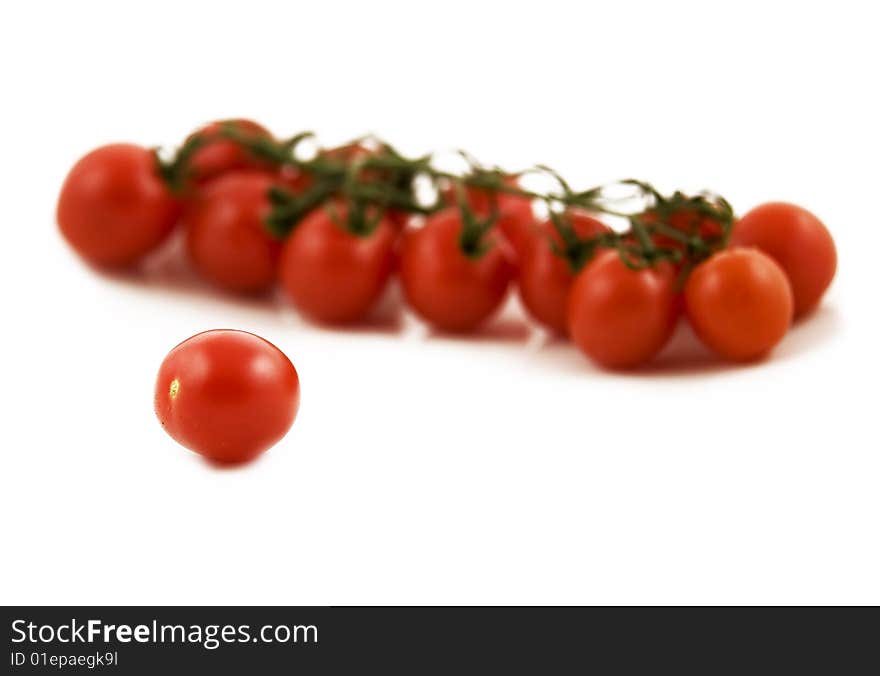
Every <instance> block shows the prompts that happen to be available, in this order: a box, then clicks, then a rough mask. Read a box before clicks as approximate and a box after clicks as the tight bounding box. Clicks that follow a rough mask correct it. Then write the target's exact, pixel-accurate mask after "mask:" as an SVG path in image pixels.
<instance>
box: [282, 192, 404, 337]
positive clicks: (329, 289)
mask: <svg viewBox="0 0 880 676" xmlns="http://www.w3.org/2000/svg"><path fill="white" fill-rule="evenodd" d="M366 216H367V218H368V219H369V218H372V217H373V216H372V215H371V214H369V213H368V214H367V215H366ZM347 219H348V210H347V208H346V206H345V205H344V204H342V203H334V204H332V205H328V206H327V207H321V208H318V209H316V210H314V211H313V212H311V213H310V214H309V215H308V216H306V217H305V218H304V219H303V220H302V221H301V222H300V223H299V224H298V225H297V226H296V228H295V229H294V230H293V232H292V233H291V234H290V236H289V237H288V238H287V242H286V243H285V244H284V250H283V252H282V256H281V286H282V288H283V289H284V291H285V292H286V293H287V295H288V297H289V298H290V299H291V301H292V302H293V304H294V305H295V306H296V307H297V308H298V309H299V310H300V311H302V312H303V314H305V315H307V316H309V317H310V318H312V319H314V320H317V321H319V322H325V323H330V324H336V323H347V322H353V321H357V320H359V319H362V318H363V317H364V316H366V315H367V313H369V311H370V310H371V309H372V308H373V306H374V305H375V304H376V302H377V301H378V300H379V298H380V297H381V295H382V292H383V291H384V289H385V287H386V285H387V282H388V278H389V277H390V276H391V271H392V269H393V267H394V244H395V238H396V229H395V227H394V226H393V225H392V224H391V223H390V221H389V219H388V218H387V217H382V218H380V219H379V222H378V223H376V225H375V226H374V228H373V229H372V230H371V231H370V232H368V233H364V234H355V233H353V232H352V231H351V230H350V229H348V227H347V226H346V223H347Z"/></svg>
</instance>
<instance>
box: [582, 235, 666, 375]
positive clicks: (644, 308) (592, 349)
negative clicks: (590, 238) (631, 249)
mask: <svg viewBox="0 0 880 676" xmlns="http://www.w3.org/2000/svg"><path fill="white" fill-rule="evenodd" d="M677 295H678V294H676V292H675V269H674V267H673V266H672V265H670V264H669V263H668V262H660V263H657V264H656V265H654V266H653V267H648V268H643V269H640V270H632V269H630V268H629V267H627V266H626V264H625V263H624V262H623V260H621V258H620V254H619V253H618V252H617V251H615V250H610V251H603V252H602V253H600V254H599V255H598V256H596V257H595V258H594V259H593V260H592V261H591V262H590V263H588V264H587V266H586V267H585V268H584V269H583V270H582V271H581V272H580V274H579V275H578V276H577V277H576V278H575V280H574V284H573V285H572V287H571V291H570V292H569V298H568V330H569V334H570V335H571V338H572V340H573V341H574V343H575V344H576V345H577V346H578V347H579V348H580V349H581V351H582V352H583V353H584V354H586V355H587V356H588V357H589V358H590V359H592V360H593V361H595V362H596V363H598V364H600V365H602V366H604V367H606V368H615V369H625V368H633V367H636V366H639V365H641V364H644V363H645V362H647V361H649V360H650V359H651V358H653V357H654V356H655V355H656V354H657V353H658V352H660V350H661V349H662V348H663V346H664V345H665V344H666V342H667V341H668V340H669V338H670V336H671V335H672V331H673V329H674V328H675V323H676V319H677V316H678V315H677V311H676V307H677V302H676V298H677Z"/></svg>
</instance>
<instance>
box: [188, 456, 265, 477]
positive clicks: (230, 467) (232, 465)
mask: <svg viewBox="0 0 880 676" xmlns="http://www.w3.org/2000/svg"><path fill="white" fill-rule="evenodd" d="M263 455H264V454H263V453H260V455H258V456H256V457H255V458H249V459H248V460H239V461H237V462H230V461H223V460H214V459H213V458H206V457H204V456H202V455H200V456H199V459H200V461H201V462H202V464H203V465H206V466H207V467H210V468H211V469H213V470H216V471H218V472H239V471H242V470H244V469H247V468H250V467H253V466H254V465H256V464H257V463H259V462H260V460H261V459H262V457H263Z"/></svg>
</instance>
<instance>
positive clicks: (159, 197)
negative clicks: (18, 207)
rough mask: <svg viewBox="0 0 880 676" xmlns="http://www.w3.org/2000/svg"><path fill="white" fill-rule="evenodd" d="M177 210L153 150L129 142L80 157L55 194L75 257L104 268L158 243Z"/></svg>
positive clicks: (60, 222) (127, 261) (126, 262)
mask: <svg viewBox="0 0 880 676" xmlns="http://www.w3.org/2000/svg"><path fill="white" fill-rule="evenodd" d="M179 215H180V205H179V203H178V201H177V200H176V199H175V198H174V196H173V195H172V194H171V191H170V189H169V188H168V186H167V185H166V184H165V181H164V180H163V179H162V178H161V176H160V175H159V172H158V162H157V159H156V156H155V154H154V153H153V152H152V151H151V150H148V149H147V148H142V147H141V146H137V145H131V144H128V143H116V144H112V145H106V146H102V147H100V148H97V149H96V150H93V151H92V152H90V153H89V154H87V155H86V156H84V157H83V158H82V159H80V160H79V161H78V162H77V163H76V164H75V165H74V166H73V168H72V169H71V170H70V173H69V174H68V175H67V178H66V179H65V180H64V185H63V186H62V188H61V195H60V196H59V198H58V209H57V218H58V226H59V228H60V229H61V234H62V235H64V238H65V239H66V240H67V242H68V243H69V244H70V246H72V247H73V249H74V250H75V251H76V252H77V253H78V254H79V255H80V256H82V257H83V258H84V259H86V260H87V261H89V262H90V263H93V264H95V265H99V266H104V267H115V268H120V267H127V266H130V265H132V264H134V263H136V262H137V261H138V260H140V259H141V258H143V256H144V255H146V254H147V253H149V252H150V251H152V250H153V249H155V248H156V247H157V246H159V244H161V243H162V241H163V240H164V239H165V238H166V237H167V236H168V234H169V233H170V232H171V230H172V229H173V228H174V226H175V224H176V223H177V219H178V216H179Z"/></svg>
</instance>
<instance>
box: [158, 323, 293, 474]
mask: <svg viewBox="0 0 880 676" xmlns="http://www.w3.org/2000/svg"><path fill="white" fill-rule="evenodd" d="M175 381H176V385H175V386H172V383H174V382H175ZM299 399H300V387H299V377H298V376H297V373H296V369H295V368H294V366H293V364H291V363H290V360H289V359H288V358H287V357H286V356H285V355H284V353H283V352H281V350H279V349H278V348H277V347H275V346H274V345H272V344H271V343H270V342H268V341H266V340H264V339H262V338H260V337H259V336H255V335H253V334H251V333H245V332H244V331H233V330H216V331H205V332H204V333H199V334H197V335H195V336H193V337H192V338H189V339H187V340H185V341H184V342H182V343H180V345H178V346H177V347H175V348H174V349H173V350H171V352H169V353H168V356H167V357H165V360H164V361H163V362H162V366H161V367H160V369H159V375H158V377H157V379H156V393H155V409H156V415H157V416H158V418H159V422H160V423H162V427H164V428H165V431H166V432H168V434H170V435H171V437H172V438H173V439H175V440H176V441H178V442H179V443H180V444H182V445H183V446H185V447H186V448H188V449H190V450H192V451H195V452H196V453H200V454H201V455H203V456H205V457H206V458H210V459H211V460H214V461H217V462H223V463H238V462H244V461H246V460H250V459H252V458H254V457H255V456H257V455H259V454H260V453H262V452H263V451H265V450H267V449H268V448H270V447H271V446H273V445H275V444H276V443H278V441H280V440H281V438H282V437H283V436H284V435H285V434H287V431H288V430H289V429H290V426H291V425H292V424H293V421H294V419H295V418H296V413H297V410H298V409H299Z"/></svg>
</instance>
